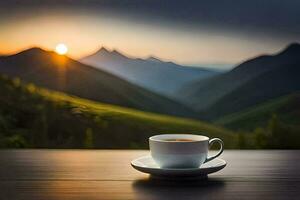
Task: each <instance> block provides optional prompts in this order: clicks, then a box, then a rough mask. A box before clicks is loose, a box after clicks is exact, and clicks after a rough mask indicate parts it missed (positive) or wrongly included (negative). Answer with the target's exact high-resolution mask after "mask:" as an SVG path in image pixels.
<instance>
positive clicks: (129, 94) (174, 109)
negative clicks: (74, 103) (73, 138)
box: [0, 48, 195, 117]
mask: <svg viewBox="0 0 300 200" xmlns="http://www.w3.org/2000/svg"><path fill="white" fill-rule="evenodd" d="M0 73H4V74H7V75H9V76H13V77H15V76H16V77H20V78H21V79H22V80H24V81H26V82H32V83H34V84H36V85H38V86H42V87H46V88H49V89H52V90H57V91H62V92H66V93H68V94H71V95H76V96H79V97H82V98H87V99H91V100H95V101H100V102H103V103H110V104H115V105H120V106H124V107H130V108H136V109H140V110H144V111H151V112H158V113H164V114H170V115H178V116H188V117H191V116H195V115H194V113H193V112H192V111H191V110H190V109H188V108H186V107H185V106H183V105H181V104H179V103H176V102H174V101H172V100H170V99H168V98H165V97H162V96H160V95H157V94H155V93H153V92H150V91H147V90H145V89H143V88H141V87H138V86H136V85H134V84H131V83H129V82H127V81H125V80H123V79H120V78H118V77H116V76H114V75H111V74H110V73H107V72H104V71H102V70H99V69H96V68H94V67H91V66H88V65H85V64H82V63H80V62H78V61H76V60H73V59H71V58H69V57H67V56H60V55H57V54H56V53H54V52H49V51H45V50H42V49H40V48H31V49H28V50H25V51H22V52H20V53H18V54H15V55H11V56H5V57H3V56H2V57H0Z"/></svg>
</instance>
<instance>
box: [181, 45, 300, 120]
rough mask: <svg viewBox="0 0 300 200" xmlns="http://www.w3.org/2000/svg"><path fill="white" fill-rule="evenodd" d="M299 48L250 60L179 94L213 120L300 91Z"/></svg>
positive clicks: (190, 86)
mask: <svg viewBox="0 0 300 200" xmlns="http://www.w3.org/2000/svg"><path fill="white" fill-rule="evenodd" d="M299 75H300V45H299V44H297V43H294V44H291V45H289V46H288V47H287V48H285V49H284V50H283V51H282V52H280V53H278V54H275V55H263V56H259V57H257V58H254V59H250V60H248V61H246V62H244V63H242V64H240V65H238V66H237V67H236V68H234V69H233V70H231V71H229V72H226V73H224V74H221V75H218V76H215V77H212V78H208V79H205V80H200V81H196V82H193V83H190V84H188V85H186V86H185V87H183V88H182V89H181V90H180V91H179V92H178V93H181V94H183V95H182V98H181V100H182V101H183V102H185V103H187V104H190V105H191V106H193V107H194V108H196V109H197V110H198V111H202V112H204V113H205V115H206V116H207V117H208V118H210V119H216V118H218V117H221V116H223V115H227V114H230V113H233V112H237V111H240V110H243V109H245V108H247V107H250V106H254V105H256V104H258V103H261V102H263V101H266V100H268V99H272V98H276V97H279V96H282V95H286V94H289V93H291V92H294V91H298V90H300V79H299V78H298V77H299Z"/></svg>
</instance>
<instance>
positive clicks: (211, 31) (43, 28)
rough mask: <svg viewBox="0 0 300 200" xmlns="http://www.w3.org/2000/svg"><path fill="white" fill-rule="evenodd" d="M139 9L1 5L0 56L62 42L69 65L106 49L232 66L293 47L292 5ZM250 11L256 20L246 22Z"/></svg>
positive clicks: (135, 5) (150, 5)
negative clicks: (72, 59) (69, 59)
mask: <svg viewBox="0 0 300 200" xmlns="http://www.w3.org/2000/svg"><path fill="white" fill-rule="evenodd" d="M16 3H17V4H16ZM144 3H145V5H144V4H142V3H140V2H139V1H131V2H130V3H123V4H122V3H121V2H119V3H118V1H114V2H105V1H88V2H80V1H77V0H75V1H72V2H70V1H64V0H62V1H59V2H57V1H55V2H52V1H47V0H46V1H45V4H40V3H39V2H38V1H30V2H29V3H28V2H27V3H24V2H23V1H17V0H14V1H10V2H1V3H0V5H1V6H0V11H1V12H0V13H1V14H0V16H1V18H0V25H1V27H2V30H1V31H0V44H1V46H0V54H13V53H16V52H18V51H20V50H22V49H26V48H29V47H33V46H38V47H41V48H43V49H47V50H53V49H54V48H55V46H56V45H57V44H59V43H65V44H66V45H67V46H68V47H69V53H68V55H69V56H70V57H72V58H75V59H79V58H82V57H84V56H87V55H90V54H92V53H93V52H95V51H97V50H98V49H99V47H100V46H105V47H107V48H109V49H117V50H118V51H119V52H122V53H124V52H125V55H130V56H133V57H137V58H147V57H149V56H154V57H158V58H160V59H162V60H167V61H172V62H175V63H178V64H181V65H190V66H199V65H200V66H201V65H215V64H220V65H231V66H233V65H236V64H238V63H241V62H243V61H245V60H247V59H249V58H252V57H255V56H257V55H261V54H274V53H276V52H278V51H280V49H282V47H285V46H287V45H288V44H290V43H292V42H299V41H300V37H299V35H298V34H296V33H297V32H299V30H298V27H297V26H295V25H296V24H297V23H295V22H296V21H297V17H298V15H297V14H296V13H297V12H296V11H297V9H295V8H297V5H298V4H299V3H297V2H284V3H281V4H279V3H278V2H277V1H272V2H271V3H270V2H268V1H252V2H247V3H246V4H241V3H235V4H233V3H227V4H224V6H219V4H223V3H222V2H216V1H212V2H206V1H205V0H201V1H191V2H189V4H184V5H182V3H181V2H180V1H174V2H172V4H169V3H168V1H166V2H161V1H151V2H147V1H146V2H144ZM258 3H259V4H260V5H261V6H260V7H259V8H257V4H258ZM158 7H159V8H161V10H160V9H157V8H158ZM269 7H272V9H268V8H269ZM208 8H210V10H211V12H207V10H206V9H208ZM220 8H222V9H220ZM236 8H239V10H238V11H237V10H236ZM129 11H130V12H129ZM153 11H157V14H155V15H154V14H153ZM252 11H253V12H254V11H255V12H256V15H255V16H254V15H253V16H251V15H250V16H249V15H248V14H249V13H251V12H252ZM244 12H245V13H244ZM235 14H238V15H237V16H239V20H237V19H236V15H235ZM265 15H269V16H276V18H275V17H268V18H265V17H264V16H265ZM276 19H280V20H276ZM291 19H294V20H291ZM278 27H281V28H278ZM221 68H222V67H221Z"/></svg>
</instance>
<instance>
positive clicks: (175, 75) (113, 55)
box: [80, 47, 220, 97]
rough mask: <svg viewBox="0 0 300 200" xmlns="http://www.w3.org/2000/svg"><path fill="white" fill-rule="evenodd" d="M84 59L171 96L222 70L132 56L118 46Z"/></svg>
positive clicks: (82, 60) (100, 67)
mask: <svg viewBox="0 0 300 200" xmlns="http://www.w3.org/2000/svg"><path fill="white" fill-rule="evenodd" d="M80 61H81V62H83V63H85V64H88V65H91V66H95V67H97V68H98V69H101V70H104V71H107V72H110V73H112V74H114V75H116V76H119V77H121V78H123V79H125V80H127V81H130V82H132V83H134V84H137V85H139V86H141V87H144V88H147V89H149V90H152V91H154V92H157V93H160V94H163V95H167V96H170V97H176V95H175V92H176V91H177V90H178V89H179V88H181V87H182V86H183V85H185V84H187V83H189V82H191V81H193V80H199V79H203V78H208V77H212V76H214V75H216V74H219V73H220V72H217V71H216V70H209V69H206V68H201V67H190V66H182V65H178V64H175V63H173V62H164V61H162V60H160V59H158V58H156V57H153V56H150V57H149V58H147V59H140V58H130V57H128V56H125V55H123V54H122V53H120V52H119V51H117V50H112V51H110V50H107V49H106V48H104V47H102V48H101V49H100V50H99V51H97V52H96V53H94V54H92V55H89V56H87V57H84V58H82V59H81V60H80Z"/></svg>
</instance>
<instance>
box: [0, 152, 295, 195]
mask: <svg viewBox="0 0 300 200" xmlns="http://www.w3.org/2000/svg"><path fill="white" fill-rule="evenodd" d="M146 154H148V152H147V151H130V150H2V151H0V162H1V166H0V199H1V200H2V199H3V200H13V199H34V200H35V199H36V200H43V199H47V200H51V199H55V200H60V199H63V200H68V199H85V200H93V199H142V200H143V199H146V200H147V199H151V200H152V199H257V200H259V199H264V200H265V199H300V151H239V150H236V151H235V150H227V151H225V153H224V154H223V155H222V158H224V159H225V160H226V161H227V162H228V165H227V166H226V167H225V169H223V170H222V171H220V172H218V173H215V174H212V175H210V176H209V178H208V180H206V181H203V180H202V181H178V182H176V181H166V180H165V181H163V180H155V179H149V177H148V175H146V174H142V173H140V172H137V171H135V170H134V169H133V168H132V167H131V166H130V161H131V160H132V159H134V158H136V157H138V156H141V155H146Z"/></svg>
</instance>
